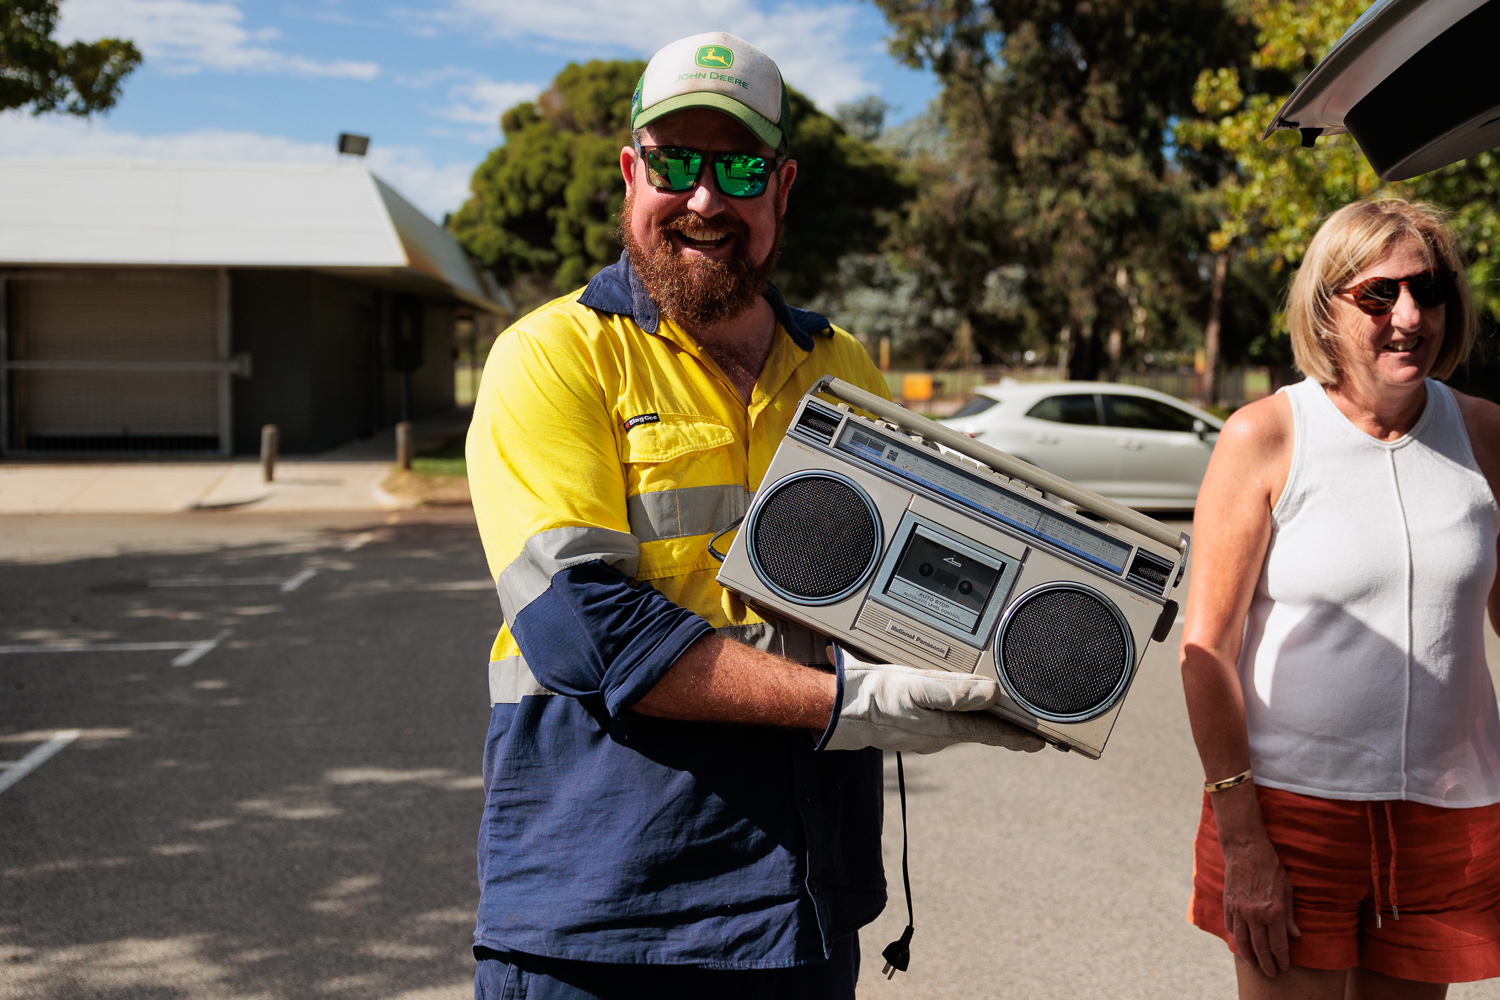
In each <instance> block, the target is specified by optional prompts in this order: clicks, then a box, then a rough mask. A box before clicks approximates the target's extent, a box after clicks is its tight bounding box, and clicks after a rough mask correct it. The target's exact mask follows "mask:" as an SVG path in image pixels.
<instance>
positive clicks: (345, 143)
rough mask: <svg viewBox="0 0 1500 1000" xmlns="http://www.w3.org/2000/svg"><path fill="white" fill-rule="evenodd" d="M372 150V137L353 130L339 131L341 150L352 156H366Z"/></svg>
mask: <svg viewBox="0 0 1500 1000" xmlns="http://www.w3.org/2000/svg"><path fill="white" fill-rule="evenodd" d="M369 151H370V137H369V136H367V135H355V134H354V133H353V132H340V133H339V152H340V153H347V154H349V155H350V156H364V155H365V154H366V153H368V152H369Z"/></svg>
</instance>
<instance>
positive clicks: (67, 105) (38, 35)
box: [0, 0, 141, 117]
mask: <svg viewBox="0 0 1500 1000" xmlns="http://www.w3.org/2000/svg"><path fill="white" fill-rule="evenodd" d="M57 4H58V0H0V111H7V110H10V109H11V108H29V109H30V110H31V111H32V112H33V113H35V114H41V113H43V112H48V111H61V112H65V113H67V114H70V115H79V116H82V117H87V116H88V115H91V114H94V113H95V112H99V111H107V110H108V109H110V108H112V107H114V105H115V102H116V101H117V100H119V97H120V85H121V82H122V81H123V80H124V79H125V77H126V76H128V75H129V74H130V73H131V71H132V70H134V69H135V68H136V67H137V66H138V65H140V62H141V53H140V50H138V49H137V48H136V47H135V45H133V44H132V43H130V42H127V41H122V40H121V39H118V38H101V39H99V40H98V41H95V42H74V43H72V44H71V45H61V44H59V43H57V42H55V41H53V38H52V36H53V35H54V34H55V33H56V31H57Z"/></svg>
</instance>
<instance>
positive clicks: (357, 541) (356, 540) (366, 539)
mask: <svg viewBox="0 0 1500 1000" xmlns="http://www.w3.org/2000/svg"><path fill="white" fill-rule="evenodd" d="M374 540H375V534H374V532H370V531H366V532H364V533H363V534H359V535H355V536H354V537H353V538H351V539H349V540H348V541H347V542H345V543H344V551H345V552H353V551H354V550H355V549H361V548H364V547H365V546H366V545H369V544H370V543H371V542H373V541H374Z"/></svg>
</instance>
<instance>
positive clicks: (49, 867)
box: [0, 509, 1500, 1000]
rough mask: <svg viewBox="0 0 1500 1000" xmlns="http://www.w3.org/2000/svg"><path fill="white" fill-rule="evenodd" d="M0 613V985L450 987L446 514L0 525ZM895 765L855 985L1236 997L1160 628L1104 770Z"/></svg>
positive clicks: (100, 989)
mask: <svg viewBox="0 0 1500 1000" xmlns="http://www.w3.org/2000/svg"><path fill="white" fill-rule="evenodd" d="M1184 526H1185V527H1186V525H1184ZM0 608H3V609H4V614H3V621H0V649H3V650H4V652H0V761H9V762H14V761H18V760H27V759H28V758H30V759H32V760H33V762H34V763H35V766H34V767H33V768H32V769H30V770H29V771H27V772H26V773H24V774H22V775H21V776H20V777H19V779H18V780H16V779H14V772H15V771H16V770H17V769H15V768H7V769H0V783H4V782H7V781H12V780H13V781H14V783H13V784H12V785H11V786H10V787H8V788H5V789H4V790H3V791H0V998H3V1000H12V998H15V1000H21V998H25V1000H37V998H47V1000H50V998H59V1000H72V998H79V997H88V998H108V1000H127V998H131V1000H133V998H143V1000H167V998H173V1000H175V998H204V1000H251V998H255V1000H269V998H278V1000H279V998H302V997H324V996H326V997H335V998H344V997H348V998H360V1000H362V998H371V1000H461V998H467V997H469V996H472V988H471V986H470V977H471V975H472V968H473V961H472V958H471V957H470V955H469V952H468V942H469V935H470V931H471V929H472V926H473V924H472V920H473V907H474V903H475V900H476V889H475V877H474V860H473V845H474V837H475V830H476V824H477V819H478V815H479V808H480V787H479V786H480V781H479V754H480V745H481V741H482V739H483V734H484V728H485V720H486V715H487V708H486V694H485V685H484V672H483V664H484V661H485V659H486V654H487V650H488V646H489V642H490V640H491V638H492V637H493V631H494V629H495V627H496V626H497V624H498V620H499V618H498V609H497V607H496V602H495V598H494V595H493V591H492V590H491V588H490V584H489V579H488V572H487V570H486V567H485V564H484V559H483V554H482V552H481V550H480V547H479V543H478V537H477V534H476V532H475V530H474V526H473V522H472V516H471V515H470V514H469V512H468V511H467V509H451V510H446V511H445V510H438V511H431V512H428V511H421V512H404V513H399V514H391V515H385V514H372V513H358V514H356V513H350V514H317V515H296V516H294V515H289V514H288V515H248V514H184V515H171V516H149V517H121V516H72V517H10V518H0ZM1491 639H1492V646H1491V663H1492V664H1493V663H1496V662H1500V644H1496V643H1494V641H1493V637H1491ZM41 646H48V647H54V648H55V647H58V646H67V647H68V649H67V650H66V651H43V650H41V649H39V648H37V647H41ZM75 732H76V735H74V734H75ZM49 747H50V748H51V749H52V750H53V751H55V752H53V753H52V754H51V756H49V757H46V759H43V760H40V762H36V761H35V758H36V756H37V755H39V754H41V753H43V752H44V748H49ZM906 770H907V779H908V792H909V796H908V799H909V808H910V815H911V833H912V841H911V870H912V881H913V891H914V897H915V907H916V926H917V931H916V937H915V940H914V942H913V948H912V964H911V970H910V971H909V972H907V973H905V974H899V975H897V977H896V978H895V979H894V980H891V981H887V980H885V979H884V978H882V977H881V976H880V975H879V970H880V965H881V960H880V958H879V957H878V956H879V952H880V950H881V948H883V947H884V946H885V944H886V943H887V942H888V941H890V940H891V939H893V938H894V937H896V936H897V935H899V933H900V930H901V928H902V926H903V925H904V923H905V908H904V904H903V903H902V900H901V896H900V849H901V840H900V827H899V823H898V817H899V811H898V805H897V801H896V796H895V773H894V764H893V762H892V761H889V760H888V767H887V772H888V782H887V784H888V790H887V813H886V816H887V823H886V836H885V845H886V856H887V876H888V878H889V879H890V881H891V888H892V894H891V903H890V906H889V907H888V908H887V911H886V913H885V914H884V915H883V916H882V917H881V918H880V919H879V920H878V921H877V922H876V923H875V924H874V925H873V926H872V927H870V928H868V929H867V930H866V931H865V932H864V933H863V934H862V945H863V949H864V954H865V965H864V974H863V976H862V979H861V987H860V995H861V997H862V998H866V1000H878V998H882V997H895V996H913V997H922V998H934V1000H937V998H995V997H1025V998H1039V1000H1048V998H1057V1000H1064V998H1066V1000H1082V998H1099V1000H1115V998H1135V997H1142V998H1144V997H1152V998H1156V997H1195V998H1196V997H1227V996H1232V995H1233V977H1232V973H1231V969H1230V964H1229V959H1228V956H1227V954H1226V952H1225V951H1224V949H1223V946H1222V945H1221V944H1219V943H1218V942H1217V941H1216V940H1214V939H1212V938H1209V937H1208V936H1207V935H1204V934H1203V933H1201V932H1199V931H1197V930H1195V929H1194V928H1192V927H1190V926H1189V925H1188V924H1187V923H1186V922H1185V920H1184V913H1185V910H1186V907H1187V898H1188V891H1189V885H1190V879H1191V837H1192V833H1193V829H1194V827H1195V824H1196V821H1197V813H1198V802H1199V798H1198V791H1197V789H1198V787H1199V785H1198V783H1199V782H1200V781H1201V780H1202V775H1201V774H1200V773H1199V769H1198V766H1197V762H1196V758H1195V756H1194V754H1193V749H1192V744H1191V740H1190V739H1189V737H1188V730H1187V721H1186V717H1185V715H1184V712H1183V709H1182V696H1181V688H1180V684H1179V683H1178V680H1177V674H1176V665H1175V633H1174V637H1173V640H1171V641H1169V643H1167V644H1166V645H1164V646H1153V647H1151V648H1150V649H1149V650H1148V652H1147V655H1146V660H1145V664H1144V666H1143V668H1142V670H1141V673H1140V675H1139V677H1138V679H1137V681H1136V684H1135V687H1134V689H1133V691H1132V693H1131V695H1130V698H1129V700H1128V701H1127V703H1126V706H1125V710H1124V712H1123V714H1122V716H1121V719H1120V722H1119V724H1118V725H1117V727H1116V729H1115V732H1114V735H1113V737H1112V738H1111V741H1110V744H1109V747H1108V750H1107V751H1106V753H1105V756H1104V758H1103V759H1102V760H1100V761H1089V760H1086V759H1084V758H1081V757H1079V756H1077V755H1072V754H1060V753H1057V752H1055V751H1051V750H1047V751H1043V752H1042V753H1040V754H1035V755H1025V756H1023V755H1016V754H1009V753H1005V752H1003V751H998V750H991V749H988V748H982V747H959V748H954V749H952V750H949V751H946V752H944V753H942V754H938V755H935V756H932V757H914V756H909V757H907V758H906ZM8 775H9V777H8ZM1450 995H1451V996H1454V997H1459V998H1463V1000H1469V998H1482V997H1496V998H1500V985H1496V984H1488V985H1486V984H1479V985H1471V986H1461V987H1456V988H1455V989H1454V990H1453V991H1452V992H1451V994H1450Z"/></svg>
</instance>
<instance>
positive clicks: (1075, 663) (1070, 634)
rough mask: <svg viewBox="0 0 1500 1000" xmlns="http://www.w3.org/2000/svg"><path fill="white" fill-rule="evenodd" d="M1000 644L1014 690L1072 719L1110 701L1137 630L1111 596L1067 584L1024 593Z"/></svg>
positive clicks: (1035, 705) (1035, 707) (1042, 710)
mask: <svg viewBox="0 0 1500 1000" xmlns="http://www.w3.org/2000/svg"><path fill="white" fill-rule="evenodd" d="M998 645H999V647H1000V648H999V649H998V650H997V652H998V654H999V655H998V656H997V657H996V658H997V659H998V660H999V662H1000V669H1001V672H1002V674H1003V676H1004V679H1005V681H1006V686H1007V687H1008V688H1009V689H1010V693H1011V695H1012V697H1014V698H1015V699H1016V700H1017V701H1018V702H1020V703H1021V704H1023V705H1025V706H1026V707H1027V708H1029V709H1031V710H1032V711H1033V712H1035V713H1036V714H1038V715H1040V716H1041V717H1043V718H1052V719H1059V720H1067V721H1082V720H1083V719H1087V718H1092V717H1093V716H1095V715H1099V714H1101V713H1103V712H1104V711H1105V710H1106V709H1108V708H1109V706H1110V705H1112V704H1113V703H1114V700H1115V695H1116V693H1117V692H1118V691H1119V690H1120V688H1121V682H1122V681H1124V680H1125V675H1126V672H1127V671H1128V670H1129V669H1130V667H1131V661H1132V659H1133V648H1132V647H1133V643H1132V642H1131V638H1130V633H1129V632H1128V631H1126V628H1125V624H1124V622H1122V621H1121V620H1120V617H1119V615H1118V613H1117V612H1116V611H1115V609H1114V608H1113V607H1112V606H1111V605H1110V604H1109V603H1108V601H1107V600H1106V599H1104V598H1103V597H1101V596H1099V595H1098V594H1096V593H1094V592H1093V591H1091V590H1085V589H1083V588H1080V587H1075V586H1070V585H1066V584H1065V585H1062V586H1055V587H1049V588H1043V589H1039V590H1035V591H1032V592H1031V593H1030V594H1027V595H1023V596H1022V597H1021V598H1020V600H1019V601H1017V602H1016V605H1015V606H1014V607H1013V608H1012V609H1011V610H1010V611H1009V612H1008V613H1007V615H1006V622H1005V624H1004V625H1003V626H1002V628H1001V633H1000V638H999V642H998Z"/></svg>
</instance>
